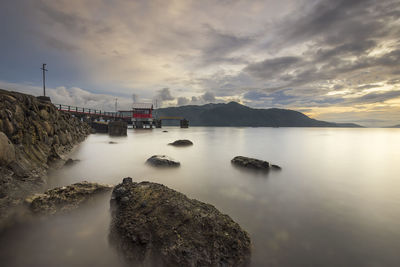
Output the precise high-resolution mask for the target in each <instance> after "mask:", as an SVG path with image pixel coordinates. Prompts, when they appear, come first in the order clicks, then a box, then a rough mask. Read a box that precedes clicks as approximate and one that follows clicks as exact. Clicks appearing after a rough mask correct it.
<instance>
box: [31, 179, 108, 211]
mask: <svg viewBox="0 0 400 267" xmlns="http://www.w3.org/2000/svg"><path fill="white" fill-rule="evenodd" d="M112 188H113V187H112V186H111V185H105V184H98V183H89V182H86V181H84V182H80V183H75V184H72V185H69V186H64V187H57V188H54V189H50V190H47V191H46V192H45V193H44V194H35V195H33V196H31V197H29V198H27V199H25V201H26V203H28V205H29V208H30V210H31V211H32V212H34V213H38V214H48V215H51V214H56V213H65V212H69V211H71V210H74V209H76V208H78V207H79V206H80V205H82V204H83V203H85V202H86V201H88V200H89V199H91V198H93V197H94V196H95V195H98V194H99V193H104V192H108V191H110V190H111V189H112Z"/></svg>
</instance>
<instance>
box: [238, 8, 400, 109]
mask: <svg viewBox="0 0 400 267" xmlns="http://www.w3.org/2000/svg"><path fill="white" fill-rule="evenodd" d="M396 2H397V1H372V0H351V1H348V0H341V1H330V0H322V1H317V2H316V4H314V5H308V6H303V7H301V8H299V11H301V12H298V13H292V14H289V15H288V16H287V17H286V18H285V19H283V20H281V24H280V26H278V27H277V28H276V32H275V34H274V36H275V37H276V38H274V39H272V40H270V41H269V42H267V43H265V44H264V46H263V49H267V50H268V49H272V50H271V51H282V50H283V49H291V50H293V51H294V49H295V48H296V47H297V46H299V45H301V44H307V45H306V46H303V51H302V53H301V54H299V53H297V55H296V56H279V57H272V58H271V57H269V58H267V59H265V60H263V61H259V62H253V63H250V64H248V65H247V66H246V67H245V68H244V69H243V71H244V72H245V73H248V74H250V75H251V76H253V77H255V78H258V79H262V80H263V81H265V82H266V83H271V84H272V86H268V89H264V91H265V92H271V91H272V92H276V91H279V90H284V89H286V88H294V89H295V90H296V91H297V92H298V97H301V94H302V92H304V89H303V88H304V87H306V88H314V89H313V91H314V95H313V96H311V98H310V99H309V101H310V103H311V102H312V103H319V102H321V101H319V100H318V101H314V100H315V99H316V97H318V95H321V96H323V95H324V94H326V91H324V90H321V89H322V88H321V86H320V83H322V82H326V81H332V80H335V79H341V80H343V79H347V78H346V77H347V76H351V77H356V76H357V75H359V74H360V72H362V71H369V72H371V73H377V72H379V75H378V74H374V79H375V80H374V81H373V82H374V83H377V82H385V80H387V77H388V76H390V75H393V74H392V73H393V72H395V71H396V70H399V62H400V50H399V46H400V43H399V42H398V41H396V40H399V38H400V29H399V27H395V25H397V23H398V21H399V16H397V15H398V14H400V5H398V4H397V5H396ZM307 4H309V2H307ZM309 6H311V8H310V7H309ZM388 41H392V44H391V45H389V47H387V48H386V49H383V48H384V47H385V45H387V43H386V44H385V42H388ZM374 49H383V50H382V51H381V52H380V53H378V54H375V55H370V52H371V51H373V50H374ZM388 49H389V50H388ZM390 50H391V51H390ZM356 73H357V75H356ZM371 77H372V75H369V77H368V78H369V79H372V78H371ZM357 82H359V83H364V82H363V81H362V80H358V81H357ZM352 83H354V81H353V82H352ZM343 87H345V86H344V85H343V84H342V83H341V84H333V86H332V88H334V89H336V90H337V89H341V88H343ZM364 89H366V88H364ZM304 95H308V94H307V93H306V92H304ZM384 96H385V95H381V97H384ZM386 96H387V97H389V96H390V94H388V95H386ZM313 99H314V100H313ZM361 100H362V99H361ZM329 101H331V100H329ZM322 102H324V101H322ZM343 102H346V101H343Z"/></svg>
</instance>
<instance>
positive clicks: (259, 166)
mask: <svg viewBox="0 0 400 267" xmlns="http://www.w3.org/2000/svg"><path fill="white" fill-rule="evenodd" d="M231 162H232V163H233V164H235V165H237V166H240V167H245V168H250V169H256V170H270V169H277V170H280V169H281V167H279V166H278V165H275V164H270V163H269V162H268V161H264V160H259V159H254V158H248V157H243V156H237V157H234V158H233V159H232V160H231Z"/></svg>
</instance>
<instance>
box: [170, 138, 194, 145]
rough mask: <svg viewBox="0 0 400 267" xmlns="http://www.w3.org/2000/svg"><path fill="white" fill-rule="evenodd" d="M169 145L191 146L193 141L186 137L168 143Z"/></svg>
mask: <svg viewBox="0 0 400 267" xmlns="http://www.w3.org/2000/svg"><path fill="white" fill-rule="evenodd" d="M169 145H171V146H191V145H193V142H192V141H190V140H187V139H181V140H176V141H175V142H173V143H169Z"/></svg>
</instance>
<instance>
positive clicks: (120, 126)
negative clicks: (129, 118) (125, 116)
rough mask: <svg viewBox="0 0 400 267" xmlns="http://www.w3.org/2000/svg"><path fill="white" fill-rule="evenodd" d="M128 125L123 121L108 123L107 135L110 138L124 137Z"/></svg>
mask: <svg viewBox="0 0 400 267" xmlns="http://www.w3.org/2000/svg"><path fill="white" fill-rule="evenodd" d="M127 129H128V124H127V123H126V122H124V121H110V122H109V123H108V134H109V135H111V136H126V135H127V132H126V131H127Z"/></svg>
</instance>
